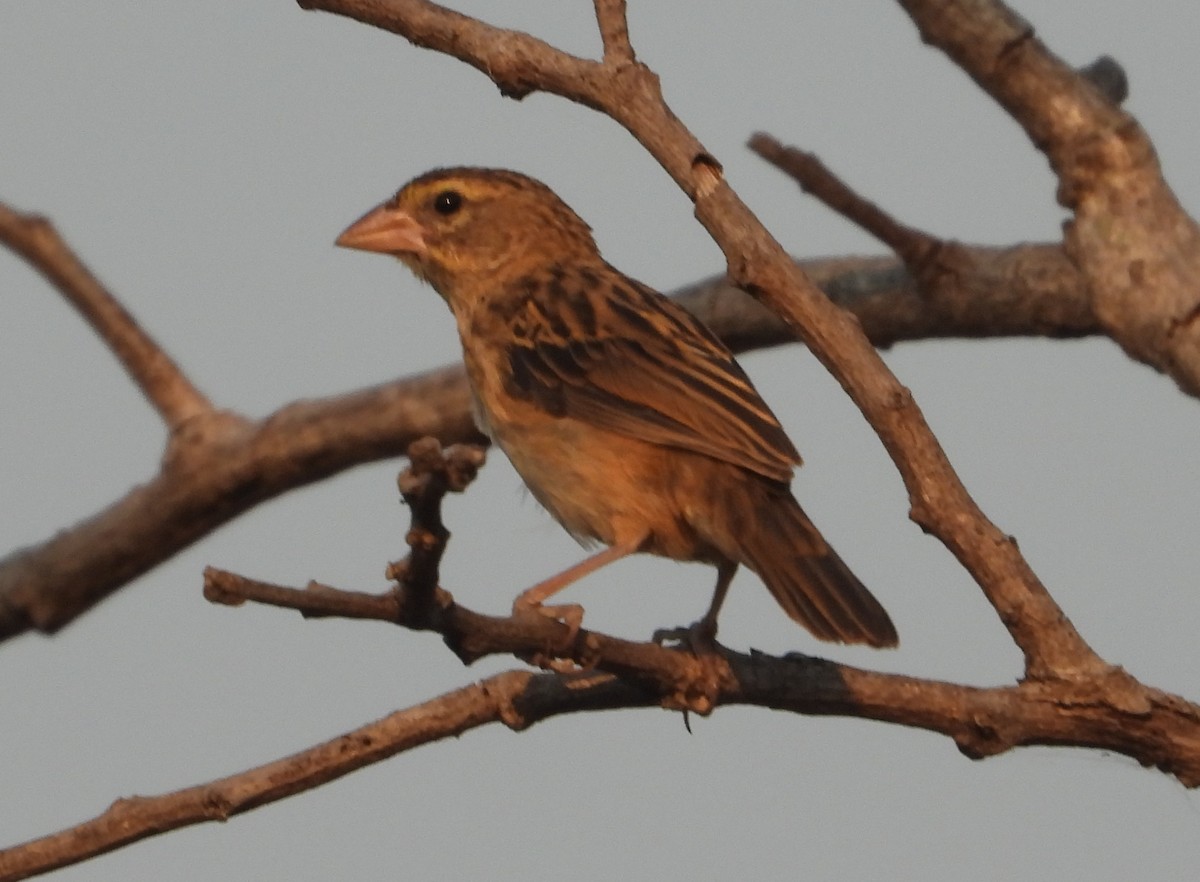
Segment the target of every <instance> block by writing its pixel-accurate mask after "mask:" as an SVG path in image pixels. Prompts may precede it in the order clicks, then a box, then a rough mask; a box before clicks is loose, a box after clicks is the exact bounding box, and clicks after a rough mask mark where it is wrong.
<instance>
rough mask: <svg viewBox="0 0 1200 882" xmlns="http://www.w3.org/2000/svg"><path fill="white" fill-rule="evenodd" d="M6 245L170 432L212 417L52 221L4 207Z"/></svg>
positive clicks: (0, 215)
mask: <svg viewBox="0 0 1200 882" xmlns="http://www.w3.org/2000/svg"><path fill="white" fill-rule="evenodd" d="M0 242H3V243H4V244H5V245H7V246H8V247H9V248H10V249H12V251H13V252H15V253H16V254H19V255H21V257H23V258H24V259H25V261H26V262H27V263H29V265H30V266H32V267H33V268H34V269H36V270H37V271H38V272H39V273H41V274H42V276H44V277H45V279H46V280H47V281H48V282H50V284H52V285H53V286H54V287H55V288H57V289H58V291H59V293H61V294H62V295H63V297H65V298H66V299H67V302H68V303H70V304H71V305H72V306H74V307H75V309H76V310H78V312H79V313H80V315H82V316H83V317H84V319H85V320H86V321H87V323H88V324H89V325H91V326H92V330H94V331H95V332H96V333H97V334H99V335H100V337H101V339H103V340H104V342H105V343H106V344H107V345H108V348H109V349H111V350H112V353H113V355H115V356H116V357H117V359H118V360H119V361H120V362H121V364H122V366H123V367H124V368H125V371H126V372H127V373H128V374H129V376H130V377H131V378H132V379H133V381H134V383H136V384H137V386H138V388H139V389H141V390H142V394H143V395H145V396H146V399H147V400H148V401H149V402H150V403H151V404H152V405H153V406H154V409H155V410H157V411H158V414H159V416H161V417H162V420H163V422H164V423H166V425H167V428H168V429H169V430H171V431H174V430H176V429H178V428H179V427H180V426H182V425H183V424H184V423H185V422H187V421H188V420H190V419H192V418H193V417H197V416H201V415H205V414H210V413H212V411H213V406H212V404H211V403H210V402H209V400H208V399H207V398H205V397H204V395H203V393H201V392H200V390H199V389H197V388H196V387H195V386H194V385H192V383H191V381H190V380H188V378H187V377H186V376H185V375H184V373H183V371H181V370H180V369H179V366H178V365H176V364H175V362H174V361H172V360H171V357H170V356H168V355H167V353H166V352H165V351H163V349H162V348H161V347H160V346H159V345H158V343H156V342H155V341H154V339H153V338H152V337H151V336H150V335H149V334H147V333H146V332H145V331H144V330H142V328H141V326H140V325H138V323H137V322H136V321H135V320H134V318H133V316H131V315H130V314H129V313H128V312H126V311H125V308H124V307H122V306H121V304H120V303H119V302H117V299H116V298H115V297H113V296H112V294H110V293H109V292H108V290H107V289H105V287H104V286H103V285H102V284H101V283H100V281H99V280H98V279H97V278H96V277H95V276H93V275H92V273H91V272H90V271H89V270H88V268H87V267H86V266H84V264H83V262H82V261H81V260H80V259H79V258H78V257H77V256H76V254H75V252H74V251H72V250H71V248H70V247H69V246H68V245H67V243H66V242H64V241H63V239H62V237H61V236H59V235H58V231H57V230H55V229H54V225H53V224H52V223H51V222H50V221H49V220H48V219H47V218H45V217H42V216H40V215H35V214H22V213H20V212H17V211H14V210H13V209H11V208H9V207H8V206H6V205H3V204H0Z"/></svg>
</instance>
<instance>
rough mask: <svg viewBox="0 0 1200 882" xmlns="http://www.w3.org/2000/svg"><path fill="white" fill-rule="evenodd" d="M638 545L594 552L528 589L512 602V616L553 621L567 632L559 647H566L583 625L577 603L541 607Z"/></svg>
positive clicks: (614, 546) (619, 544)
mask: <svg viewBox="0 0 1200 882" xmlns="http://www.w3.org/2000/svg"><path fill="white" fill-rule="evenodd" d="M641 544H642V542H641V540H640V539H639V540H638V541H637V542H621V543H618V544H616V545H611V546H609V547H608V548H605V549H604V550H603V551H598V552H596V553H595V554H593V555H592V556H591V557H588V558H585V559H584V560H581V561H580V562H579V563H577V564H575V566H573V567H568V568H567V569H565V570H563V571H562V572H561V573H559V574H558V575H556V576H551V577H550V578H549V579H544V580H543V581H541V582H538V583H537V584H536V585H534V586H533V587H532V588H530V589H528V590H526V591H523V592H521V594H520V595H519V596H518V597H517V599H516V600H514V601H513V615H520V614H521V613H524V612H537V613H541V614H542V615H544V616H549V617H550V618H552V619H557V620H558V621H560V622H562V623H563V624H564V625H566V626H567V628H568V632H567V639H566V640H564V641H563V646H570V645H571V644H572V643H573V642H574V641H575V636H576V635H577V634H578V633H579V628H580V626H581V625H582V624H583V607H582V606H580V605H579V604H577V603H564V604H558V605H556V606H543V605H542V604H543V603H544V602H545V601H547V600H549V599H550V598H551V597H553V596H554V595H555V594H557V593H558V592H559V591H562V590H563V589H564V588H566V587H567V586H568V585H570V584H571V583H572V582H576V581H578V580H579V579H582V578H583V577H584V576H586V575H588V573H594V572H595V571H596V570H598V569H600V568H601V567H603V566H606V565H608V564H610V563H612V562H613V561H616V560H620V559H621V558H623V557H626V556H628V555H630V554H633V553H634V552H635V551H637V550H638V548H639V547H641Z"/></svg>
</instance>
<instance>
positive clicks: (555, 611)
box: [512, 595, 583, 673]
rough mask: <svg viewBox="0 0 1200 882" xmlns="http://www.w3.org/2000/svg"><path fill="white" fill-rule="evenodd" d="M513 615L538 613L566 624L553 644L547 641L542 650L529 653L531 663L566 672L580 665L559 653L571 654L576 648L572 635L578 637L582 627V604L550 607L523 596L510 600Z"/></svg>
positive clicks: (523, 615)
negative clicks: (564, 630) (532, 653)
mask: <svg viewBox="0 0 1200 882" xmlns="http://www.w3.org/2000/svg"><path fill="white" fill-rule="evenodd" d="M512 614H513V618H517V619H519V618H524V617H527V616H531V615H536V616H538V618H539V620H543V619H550V620H551V621H553V622H557V623H558V624H560V625H565V626H566V629H567V631H566V634H565V635H563V636H562V637H561V638H560V639H556V640H554V642H553V644H547V646H546V649H545V650H544V651H543V652H540V653H537V654H535V655H532V656H530V658H529V661H530V663H531V664H535V665H537V666H538V667H539V668H544V669H546V670H551V671H558V672H559V673H566V672H569V671H576V670H578V669H579V665H578V664H576V663H575V662H574V661H573V660H571V659H569V658H563V657H562V656H564V655H568V654H571V653H573V651H574V649H575V638H576V637H578V636H579V629H580V628H581V627H582V626H583V607H582V606H580V605H579V604H577V603H560V604H555V605H553V606H543V605H542V604H540V603H537V602H531V601H528V600H525V599H524V595H522V596H521V597H518V598H517V599H516V600H515V601H513V606H512Z"/></svg>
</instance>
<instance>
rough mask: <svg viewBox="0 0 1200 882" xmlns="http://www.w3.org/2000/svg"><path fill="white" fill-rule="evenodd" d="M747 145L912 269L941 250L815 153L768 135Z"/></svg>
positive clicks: (931, 239)
mask: <svg viewBox="0 0 1200 882" xmlns="http://www.w3.org/2000/svg"><path fill="white" fill-rule="evenodd" d="M747 146H748V147H749V148H750V149H751V150H753V151H754V152H755V153H757V154H758V155H759V156H761V157H762V158H763V159H765V160H766V161H767V162H769V163H771V164H772V165H773V166H775V167H776V168H778V169H779V170H780V171H782V172H783V173H784V174H786V175H788V176H789V177H791V178H792V179H793V180H794V181H795V182H796V183H797V184H799V185H800V189H802V190H804V192H806V193H810V194H812V195H813V196H815V197H816V198H817V199H819V200H821V202H823V203H824V204H825V205H827V206H828V207H829V208H831V209H833V210H834V211H836V212H837V213H838V214H840V215H841V216H842V217H844V218H846V219H847V220H848V221H850V222H851V223H853V224H857V225H858V226H859V227H861V228H862V229H864V230H866V231H867V232H868V233H870V234H871V235H872V236H874V237H875V238H876V239H878V240H879V241H880V242H882V243H883V244H885V245H887V246H888V247H889V248H891V249H892V250H893V251H894V252H896V254H897V256H899V257H900V258H901V259H902V260H903V261H904V262H905V263H906V264H908V265H909V267H910V268H911V267H912V266H913V265H914V264H917V263H920V262H921V261H922V260H923V259H924V258H925V257H926V255H928V254H929V252H930V251H931V250H932V249H934V248H936V247H937V245H938V241H937V239H935V238H934V237H933V236H930V235H929V234H927V233H923V232H921V231H920V230H917V229H915V228H913V227H909V226H906V225H904V224H902V223H900V222H899V221H897V220H896V219H895V218H894V217H892V216H891V215H890V214H888V213H887V212H885V211H884V210H883V209H881V208H880V207H879V206H878V205H876V204H875V203H874V202H871V201H870V200H868V199H865V198H864V197H862V196H861V195H859V194H858V193H856V192H855V191H854V190H852V189H851V188H850V186H849V185H847V184H846V182H845V181H843V180H842V179H841V178H839V177H838V176H837V175H835V174H834V173H833V172H832V171H830V170H829V169H828V167H826V165H825V163H823V162H821V160H820V159H819V158H818V157H817V155H816V154H815V153H806V152H805V151H803V150H798V149H796V148H795V147H787V146H785V145H783V144H781V143H780V142H779V141H777V140H775V139H774V138H772V137H771V136H770V135H768V134H766V133H764V132H758V133H756V134H755V135H753V136H752V137H751V138H750V140H749V142H747Z"/></svg>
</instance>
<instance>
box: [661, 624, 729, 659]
mask: <svg viewBox="0 0 1200 882" xmlns="http://www.w3.org/2000/svg"><path fill="white" fill-rule="evenodd" d="M650 639H651V640H652V641H654V642H655V643H657V644H658V645H659V646H663V645H665V644H667V643H674V644H675V645H677V646H678V647H679V648H680V649H686V650H688V651H689V652H691V653H692V654H693V655H712V654H713V653H715V652H716V651H717V627H716V623H715V622H712V621H710V620H709V619H707V618H704V619H700V620H699V621H697V622H693V623H692V624H690V625H688V626H687V627H680V628H659V629H658V630H657V631H655V632H654V634H653V635H651V638H650Z"/></svg>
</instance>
